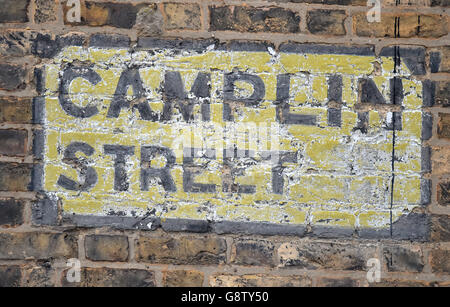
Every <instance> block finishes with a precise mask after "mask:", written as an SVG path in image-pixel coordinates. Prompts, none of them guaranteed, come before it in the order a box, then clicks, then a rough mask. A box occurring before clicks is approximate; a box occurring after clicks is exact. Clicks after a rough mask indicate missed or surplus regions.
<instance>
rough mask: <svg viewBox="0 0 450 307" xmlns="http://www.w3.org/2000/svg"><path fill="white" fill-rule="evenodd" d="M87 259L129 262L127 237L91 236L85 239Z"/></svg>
mask: <svg viewBox="0 0 450 307" xmlns="http://www.w3.org/2000/svg"><path fill="white" fill-rule="evenodd" d="M84 246H85V249H86V258H88V259H90V260H93V261H127V259H128V238H127V237H126V236H109V235H89V236H86V237H85V239H84Z"/></svg>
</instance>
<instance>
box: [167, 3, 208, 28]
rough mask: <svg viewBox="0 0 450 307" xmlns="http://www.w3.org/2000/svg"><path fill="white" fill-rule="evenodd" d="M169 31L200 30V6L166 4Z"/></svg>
mask: <svg viewBox="0 0 450 307" xmlns="http://www.w3.org/2000/svg"><path fill="white" fill-rule="evenodd" d="M164 12H165V14H166V17H167V23H166V25H165V28H166V29H167V30H183V29H184V30H199V29H200V28H201V26H202V15H201V11H200V6H199V5H198V4H184V3H164Z"/></svg>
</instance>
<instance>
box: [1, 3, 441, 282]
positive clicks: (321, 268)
mask: <svg viewBox="0 0 450 307" xmlns="http://www.w3.org/2000/svg"><path fill="white" fill-rule="evenodd" d="M65 4H66V1H63V0H60V1H59V0H58V1H50V0H15V1H10V0H0V286H55V285H56V286H73V285H81V286H117V285H119V286H120V285H128V286H185V285H187V286H341V285H343V286H369V285H370V286H448V285H449V283H450V264H449V259H450V243H449V239H450V227H449V215H450V207H449V205H450V109H449V107H450V102H449V98H448V97H449V94H450V92H449V89H450V81H449V76H450V75H449V74H450V47H448V46H449V42H450V40H449V34H448V32H449V29H450V28H449V23H450V19H449V6H450V2H448V1H446V0H440V1H439V0H426V1H414V0H401V1H393V0H392V1H391V0H385V1H383V8H382V14H381V22H380V23H368V22H367V19H366V12H367V10H368V7H367V6H366V1H364V0H331V1H325V0H323V1H322V0H293V1H289V0H273V1H259V0H249V1H239V0H225V1H216V0H207V1H204V0H202V1H200V0H173V1H144V0H143V1H131V0H129V1H125V0H124V1H101V0H92V1H83V0H82V1H81V4H82V5H81V20H80V22H79V23H77V22H70V21H68V20H67V13H68V10H69V8H67V7H66V5H65ZM98 34H108V35H115V36H114V38H115V39H113V38H111V36H108V37H107V38H106V39H105V38H103V40H104V41H103V42H102V44H105V41H106V43H107V44H110V45H111V46H112V47H114V46H118V45H120V44H121V45H122V46H123V44H125V45H126V46H128V45H130V46H133V45H134V44H135V43H136V42H137V41H138V39H139V38H140V37H144V36H150V37H160V38H171V39H175V38H176V39H178V38H181V39H184V40H197V39H215V40H218V41H219V42H229V41H234V40H240V41H242V40H245V41H251V42H254V41H259V42H268V43H271V44H273V45H274V46H275V48H277V47H278V46H279V45H280V44H282V43H285V42H300V43H304V42H309V43H326V44H345V45H348V46H367V45H369V46H373V47H374V48H375V52H376V53H379V52H380V51H381V50H382V48H383V47H386V46H392V45H394V44H395V45H398V46H411V45H414V46H422V47H425V48H426V57H425V60H426V63H425V67H426V72H425V74H424V75H423V76H421V77H420V78H422V79H423V80H430V81H429V82H428V83H427V84H428V85H429V86H430V97H429V101H430V103H429V106H427V107H426V111H428V112H430V113H431V114H432V117H433V126H432V136H431V138H429V140H427V141H426V145H428V146H430V147H431V161H432V163H431V164H432V165H431V166H432V171H431V173H429V174H427V175H426V176H427V178H429V179H431V181H432V185H431V186H432V192H431V202H430V203H429V204H428V205H427V206H425V207H423V208H418V209H417V212H416V213H418V214H425V215H426V216H427V217H428V218H429V219H428V221H429V224H430V225H429V226H430V228H429V229H430V231H429V233H428V234H427V238H426V240H425V242H420V241H408V240H397V239H390V238H384V239H358V238H352V237H351V236H350V237H346V238H333V235H331V236H330V235H327V234H315V235H313V236H302V237H299V236H296V235H282V234H277V235H255V234H250V233H248V234H246V233H245V232H244V233H242V232H239V231H238V230H236V232H234V233H220V232H217V231H216V232H215V233H212V232H210V231H209V229H208V227H206V228H205V227H187V228H183V227H181V228H180V227H178V228H177V227H172V228H171V227H169V226H167V227H163V228H162V229H161V228H159V229H157V230H154V231H139V230H123V229H118V228H120V227H112V226H103V227H74V226H72V225H68V224H65V223H59V225H58V226H39V225H36V223H35V220H34V219H33V218H32V212H34V211H33V206H35V204H36V202H37V200H38V199H39V197H40V195H39V194H38V193H36V192H35V190H36V187H35V186H33V184H34V181H33V175H34V173H35V172H36V168H35V167H34V166H35V165H37V164H38V163H39V161H40V159H41V157H40V154H41V153H39V150H38V146H37V145H36V143H37V142H38V141H39V131H41V130H42V125H41V124H42V123H41V121H40V119H39V118H37V117H36V112H34V110H35V109H36V107H37V105H38V104H37V102H36V100H37V99H36V97H38V96H39V95H40V93H41V91H42V86H43V85H42V69H43V67H45V65H46V64H47V63H49V62H50V61H51V58H52V57H54V56H55V55H56V54H57V53H58V52H59V51H60V50H61V49H62V48H63V47H64V46H68V45H72V44H77V45H82V46H88V45H89V44H91V45H92V44H93V42H94V43H95V41H98V40H102V36H99V35H98ZM119 35H120V36H119ZM44 214H45V212H44ZM50 218H51V217H50ZM56 218H58V217H56ZM44 219H45V217H44ZM44 224H45V223H44ZM228 232H229V231H228ZM232 232H233V231H232ZM70 258H77V259H79V260H80V261H81V267H82V271H81V283H80V284H76V283H68V282H67V280H66V274H67V266H66V262H67V259H70ZM370 258H378V259H380V260H381V263H382V266H381V269H382V272H381V282H379V283H371V284H369V283H368V281H367V279H366V272H367V267H366V263H367V260H368V259H370Z"/></svg>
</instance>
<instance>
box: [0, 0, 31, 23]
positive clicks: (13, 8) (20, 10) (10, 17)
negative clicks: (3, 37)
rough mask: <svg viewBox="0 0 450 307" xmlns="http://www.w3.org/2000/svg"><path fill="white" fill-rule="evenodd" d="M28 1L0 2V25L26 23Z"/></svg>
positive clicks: (6, 0) (8, 0) (7, 0)
mask: <svg viewBox="0 0 450 307" xmlns="http://www.w3.org/2000/svg"><path fill="white" fill-rule="evenodd" d="M29 4H30V0H14V1H11V0H0V23H7V22H13V23H20V22H27V21H28V5H29Z"/></svg>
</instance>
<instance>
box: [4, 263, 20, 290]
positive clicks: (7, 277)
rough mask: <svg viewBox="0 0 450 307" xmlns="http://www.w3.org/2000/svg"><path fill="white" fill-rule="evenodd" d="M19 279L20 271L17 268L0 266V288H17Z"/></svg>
mask: <svg viewBox="0 0 450 307" xmlns="http://www.w3.org/2000/svg"><path fill="white" fill-rule="evenodd" d="M21 279H22V271H21V270H20V267H19V266H17V265H11V266H6V265H1V266H0V287H19V286H20V285H21Z"/></svg>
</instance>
